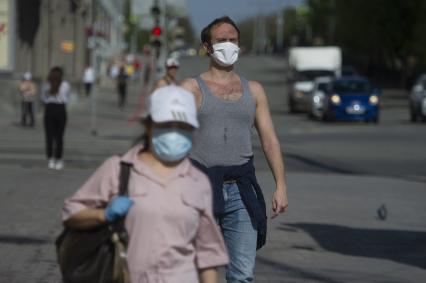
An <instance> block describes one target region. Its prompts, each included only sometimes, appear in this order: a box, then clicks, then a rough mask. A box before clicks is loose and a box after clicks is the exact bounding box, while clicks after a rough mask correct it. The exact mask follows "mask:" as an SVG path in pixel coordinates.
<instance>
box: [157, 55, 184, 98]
mask: <svg viewBox="0 0 426 283" xmlns="http://www.w3.org/2000/svg"><path fill="white" fill-rule="evenodd" d="M178 70H179V61H178V60H177V59H176V58H168V59H167V60H166V74H165V75H164V76H163V77H162V78H161V79H159V80H158V81H157V82H156V83H155V85H154V90H155V89H157V88H160V87H163V86H166V85H177V84H178V81H177V72H178Z"/></svg>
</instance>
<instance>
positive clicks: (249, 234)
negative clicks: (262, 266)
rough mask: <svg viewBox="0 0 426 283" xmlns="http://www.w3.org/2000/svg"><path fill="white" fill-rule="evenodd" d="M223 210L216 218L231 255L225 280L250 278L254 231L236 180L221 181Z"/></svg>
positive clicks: (252, 264)
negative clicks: (232, 181)
mask: <svg viewBox="0 0 426 283" xmlns="http://www.w3.org/2000/svg"><path fill="white" fill-rule="evenodd" d="M223 197H224V200H225V213H224V214H223V215H222V216H220V217H218V218H217V221H218V224H219V226H220V228H221V230H222V234H223V238H224V240H225V244H226V247H227V249H228V254H229V258H230V262H229V264H228V265H227V266H226V281H227V282H228V283H237V282H238V283H240V282H253V270H254V264H255V260H256V242H257V231H256V229H255V228H254V227H253V224H252V222H251V220H250V216H249V214H248V212H247V210H246V208H245V206H244V204H243V201H242V200H241V196H240V192H239V190H238V186H237V184H236V183H226V184H224V185H223Z"/></svg>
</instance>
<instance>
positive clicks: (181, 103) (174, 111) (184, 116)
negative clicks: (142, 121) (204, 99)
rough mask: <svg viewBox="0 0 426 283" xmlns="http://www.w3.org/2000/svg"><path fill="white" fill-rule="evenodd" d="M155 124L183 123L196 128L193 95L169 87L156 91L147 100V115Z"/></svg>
mask: <svg viewBox="0 0 426 283" xmlns="http://www.w3.org/2000/svg"><path fill="white" fill-rule="evenodd" d="M147 114H149V115H151V118H152V120H153V121H154V122H156V123H163V122H174V121H176V122H183V123H187V124H189V125H191V126H193V127H194V128H198V119H197V107H196V105H195V98H194V95H193V94H192V93H191V92H189V91H187V90H186V89H184V88H182V87H179V86H175V85H169V86H164V87H161V88H158V89H156V90H155V91H154V92H153V93H152V94H151V95H150V96H149V100H148V113H147Z"/></svg>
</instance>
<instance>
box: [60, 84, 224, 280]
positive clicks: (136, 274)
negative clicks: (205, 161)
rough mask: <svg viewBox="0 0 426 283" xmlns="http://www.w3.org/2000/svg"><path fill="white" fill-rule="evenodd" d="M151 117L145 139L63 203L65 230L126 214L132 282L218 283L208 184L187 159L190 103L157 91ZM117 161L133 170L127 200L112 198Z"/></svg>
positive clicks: (183, 96) (177, 93)
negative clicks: (124, 163) (127, 164)
mask: <svg viewBox="0 0 426 283" xmlns="http://www.w3.org/2000/svg"><path fill="white" fill-rule="evenodd" d="M148 114H149V115H148V117H147V118H145V121H144V123H145V127H146V131H145V139H144V141H143V142H142V143H141V144H138V145H136V146H135V147H133V148H132V149H131V150H130V151H128V152H127V153H126V154H125V155H124V156H122V157H118V156H114V157H111V158H109V159H108V160H107V161H105V162H104V164H103V165H102V166H101V167H100V168H99V169H98V170H97V171H96V172H95V173H94V174H93V175H92V176H91V177H90V178H89V180H88V181H87V182H86V183H85V184H84V185H83V186H82V187H81V188H80V189H79V190H78V191H77V192H76V193H75V194H74V195H73V196H72V197H70V198H68V199H66V200H65V204H64V208H63V214H62V216H63V221H64V224H65V225H66V226H67V227H69V228H74V229H86V228H87V229H89V228H94V227H95V226H98V225H105V224H106V223H108V222H111V221H114V220H116V219H117V218H119V217H122V216H126V219H125V227H126V229H127V232H128V234H129V245H128V250H127V260H128V266H129V271H130V276H131V282H132V283H148V282H163V283H178V282H179V283H181V282H189V283H192V282H194V283H196V282H203V283H210V282H217V280H218V279H217V271H216V267H218V266H222V265H225V264H227V263H228V256H227V253H226V248H225V245H224V242H223V239H222V236H221V233H220V231H219V230H218V228H217V225H216V223H215V220H214V218H213V216H212V192H211V187H210V183H209V181H208V179H207V177H206V176H205V175H204V174H203V173H201V172H200V171H199V170H198V169H196V168H195V167H194V166H193V165H192V164H191V162H190V161H189V159H188V158H187V155H188V153H189V151H190V149H191V146H192V132H193V130H194V129H195V128H198V121H197V111H196V106H195V101H194V97H193V95H192V94H191V93H190V92H188V91H186V90H184V89H183V88H180V87H178V86H166V87H163V88H159V89H157V90H156V91H154V93H153V94H152V95H151V96H150V101H149V107H148ZM121 161H124V162H126V163H129V164H131V173H130V177H129V186H128V197H124V196H118V197H117V193H118V189H119V188H118V182H119V180H118V179H119V170H120V162H121Z"/></svg>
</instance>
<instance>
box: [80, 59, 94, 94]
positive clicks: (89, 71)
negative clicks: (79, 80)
mask: <svg viewBox="0 0 426 283" xmlns="http://www.w3.org/2000/svg"><path fill="white" fill-rule="evenodd" d="M95 79H96V77H95V71H94V70H93V68H92V66H90V65H87V66H86V68H85V69H84V75H83V83H84V90H85V93H86V96H89V95H90V93H91V92H92V87H93V84H94V83H95Z"/></svg>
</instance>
